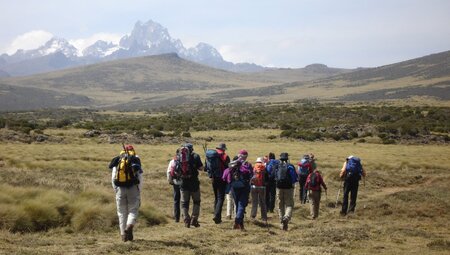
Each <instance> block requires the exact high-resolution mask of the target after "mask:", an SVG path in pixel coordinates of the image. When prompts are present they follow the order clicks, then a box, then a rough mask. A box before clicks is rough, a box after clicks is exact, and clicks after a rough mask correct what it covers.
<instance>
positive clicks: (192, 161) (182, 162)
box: [171, 143, 203, 228]
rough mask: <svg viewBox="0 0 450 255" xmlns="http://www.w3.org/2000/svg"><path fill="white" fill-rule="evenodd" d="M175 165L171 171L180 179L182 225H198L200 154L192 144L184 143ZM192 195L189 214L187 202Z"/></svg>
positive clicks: (174, 176)
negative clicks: (190, 213) (190, 212)
mask: <svg viewBox="0 0 450 255" xmlns="http://www.w3.org/2000/svg"><path fill="white" fill-rule="evenodd" d="M175 163H176V166H175V168H174V171H173V172H171V175H172V177H173V178H179V179H181V184H180V193H181V211H182V215H183V217H184V225H185V226H186V227H187V228H189V227H190V226H191V225H192V226H194V227H196V228H197V227H200V224H199V222H198V217H199V214H200V201H201V200H200V180H199V178H198V175H199V171H201V170H203V163H202V160H201V159H200V156H199V155H198V154H197V153H195V152H194V146H193V145H192V144H191V143H186V144H184V145H182V146H181V147H180V148H179V152H178V154H177V157H176V160H175ZM191 197H192V202H193V206H192V207H193V208H192V215H189V204H190V199H191Z"/></svg>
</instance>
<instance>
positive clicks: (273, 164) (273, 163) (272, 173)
mask: <svg viewBox="0 0 450 255" xmlns="http://www.w3.org/2000/svg"><path fill="white" fill-rule="evenodd" d="M279 164H280V161H278V160H270V162H269V165H268V166H267V168H266V170H267V172H268V173H269V180H270V181H275V172H276V170H277V168H278V165H279Z"/></svg>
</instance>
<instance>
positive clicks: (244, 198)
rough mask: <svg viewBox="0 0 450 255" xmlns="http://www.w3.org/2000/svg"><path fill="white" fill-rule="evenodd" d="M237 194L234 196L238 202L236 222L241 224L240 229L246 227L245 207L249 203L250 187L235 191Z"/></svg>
mask: <svg viewBox="0 0 450 255" xmlns="http://www.w3.org/2000/svg"><path fill="white" fill-rule="evenodd" d="M234 193H235V194H236V195H235V197H234V199H235V204H236V218H235V223H237V224H239V225H240V229H241V230H243V229H244V214H245V208H246V207H247V204H248V197H249V193H250V192H249V190H248V189H245V188H243V189H240V190H239V191H237V192H236V191H235V192H234Z"/></svg>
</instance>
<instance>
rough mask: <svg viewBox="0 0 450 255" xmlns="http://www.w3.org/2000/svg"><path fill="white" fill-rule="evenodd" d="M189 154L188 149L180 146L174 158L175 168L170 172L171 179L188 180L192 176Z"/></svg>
mask: <svg viewBox="0 0 450 255" xmlns="http://www.w3.org/2000/svg"><path fill="white" fill-rule="evenodd" d="M190 162H191V152H190V150H189V148H188V147H186V146H182V147H180V149H179V150H178V153H177V155H176V156H175V167H174V168H173V170H172V171H171V172H170V174H171V175H172V177H176V178H183V179H186V178H190V177H191V176H192V167H191V164H190Z"/></svg>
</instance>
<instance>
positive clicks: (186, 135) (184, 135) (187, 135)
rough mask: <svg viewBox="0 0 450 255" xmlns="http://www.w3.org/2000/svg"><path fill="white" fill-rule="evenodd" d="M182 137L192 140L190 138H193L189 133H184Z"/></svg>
mask: <svg viewBox="0 0 450 255" xmlns="http://www.w3.org/2000/svg"><path fill="white" fill-rule="evenodd" d="M181 136H182V137H188V138H190V137H191V133H189V132H183V133H182V134H181Z"/></svg>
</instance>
